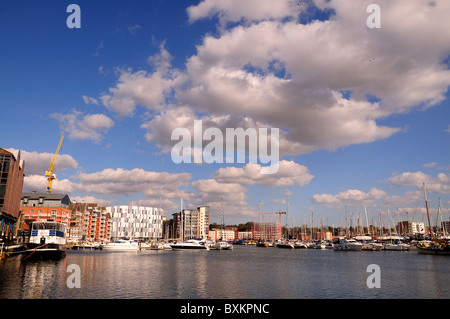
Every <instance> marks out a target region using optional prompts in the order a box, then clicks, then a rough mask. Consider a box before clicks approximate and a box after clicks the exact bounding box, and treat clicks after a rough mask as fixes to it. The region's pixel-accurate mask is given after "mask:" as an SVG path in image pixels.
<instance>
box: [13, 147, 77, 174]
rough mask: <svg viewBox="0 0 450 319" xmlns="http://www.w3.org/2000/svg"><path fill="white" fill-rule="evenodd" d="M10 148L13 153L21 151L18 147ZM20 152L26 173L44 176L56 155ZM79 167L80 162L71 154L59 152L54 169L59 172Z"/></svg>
mask: <svg viewBox="0 0 450 319" xmlns="http://www.w3.org/2000/svg"><path fill="white" fill-rule="evenodd" d="M55 149H56V146H55ZM8 150H9V151H11V152H13V153H18V152H19V150H16V149H8ZM20 154H21V159H23V160H25V175H35V174H38V175H39V174H41V175H42V176H44V173H45V172H46V171H47V170H48V168H49V166H50V162H51V161H52V159H53V156H54V155H55V153H46V152H43V153H38V152H36V151H33V152H28V151H24V150H20ZM77 167H78V162H77V161H76V160H75V159H74V158H73V157H72V156H71V155H68V154H62V153H58V156H57V157H56V160H55V164H54V166H53V171H54V172H55V173H57V172H60V171H63V170H65V169H76V168H77Z"/></svg>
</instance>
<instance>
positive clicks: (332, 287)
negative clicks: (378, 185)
mask: <svg viewBox="0 0 450 319" xmlns="http://www.w3.org/2000/svg"><path fill="white" fill-rule="evenodd" d="M70 264H76V265H78V266H80V270H81V288H79V289H78V288H72V289H71V288H68V287H67V285H66V280H67V277H68V276H69V275H70V273H67V272H66V269H67V266H68V265H70ZM369 264H377V265H379V266H380V269H381V289H369V288H368V287H367V285H366V279H367V277H368V275H369V274H368V273H367V271H366V269H367V266H368V265H369ZM449 270H450V263H448V258H447V257H445V256H428V255H418V254H417V253H414V252H406V253H405V252H383V251H381V252H334V251H330V250H326V251H318V250H309V249H308V250H283V249H276V248H258V247H248V246H240V247H235V249H234V250H233V251H209V252H208V251H137V252H101V251H95V252H83V251H75V252H69V253H68V254H67V257H66V258H65V259H63V260H60V261H39V262H22V261H20V259H19V258H10V259H8V260H6V261H5V262H3V263H0V298H27V299H28V298H30V299H31V298H89V299H94V298H194V299H200V298H201V299H204V298H218V299H221V298H249V299H259V298H275V299H281V298H333V299H336V298H450V285H449V283H450V278H449V276H450V275H449V273H450V272H449Z"/></svg>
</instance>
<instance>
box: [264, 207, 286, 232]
mask: <svg viewBox="0 0 450 319" xmlns="http://www.w3.org/2000/svg"><path fill="white" fill-rule="evenodd" d="M259 214H260V215H273V214H276V215H279V216H280V221H279V223H278V225H279V226H278V227H280V233H279V235H276V236H280V235H281V231H282V225H281V215H286V214H287V213H286V212H281V211H280V212H275V213H259ZM263 224H264V226H263V227H264V228H265V223H264V222H263ZM260 225H261V221H260ZM259 227H261V226H259ZM269 232H270V230H269ZM263 233H264V237H267V236H274V235H275V234H272V235H270V234H266V229H264V230H263ZM266 235H267V236H266Z"/></svg>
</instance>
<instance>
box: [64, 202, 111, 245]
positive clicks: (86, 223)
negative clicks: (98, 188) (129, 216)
mask: <svg viewBox="0 0 450 319" xmlns="http://www.w3.org/2000/svg"><path fill="white" fill-rule="evenodd" d="M70 226H71V227H70V232H69V241H70V242H74V243H79V242H86V241H89V242H102V243H106V242H109V241H110V240H111V227H112V219H111V214H110V213H109V212H107V211H106V207H99V206H98V205H97V204H96V203H74V204H72V220H71V223H70Z"/></svg>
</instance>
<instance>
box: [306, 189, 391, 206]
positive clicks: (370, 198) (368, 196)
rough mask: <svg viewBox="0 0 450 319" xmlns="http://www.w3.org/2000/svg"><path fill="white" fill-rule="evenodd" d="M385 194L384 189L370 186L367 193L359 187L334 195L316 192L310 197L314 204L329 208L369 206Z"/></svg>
mask: <svg viewBox="0 0 450 319" xmlns="http://www.w3.org/2000/svg"><path fill="white" fill-rule="evenodd" d="M386 195H387V194H386V192H385V191H383V190H380V189H377V188H371V189H370V191H369V192H367V193H365V192H363V191H361V190H359V189H348V190H346V191H344V192H340V193H338V194H336V195H332V194H316V195H313V196H312V197H311V201H312V202H313V203H316V204H320V205H325V206H327V207H329V208H340V209H342V208H343V207H345V206H352V207H362V206H369V205H372V204H373V203H375V202H376V201H377V200H379V199H381V198H383V197H385V196H386Z"/></svg>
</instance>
